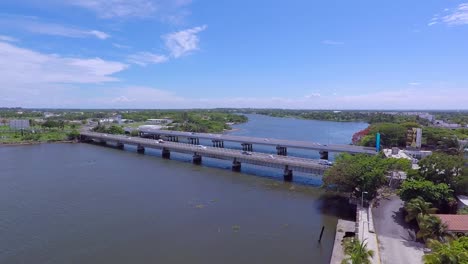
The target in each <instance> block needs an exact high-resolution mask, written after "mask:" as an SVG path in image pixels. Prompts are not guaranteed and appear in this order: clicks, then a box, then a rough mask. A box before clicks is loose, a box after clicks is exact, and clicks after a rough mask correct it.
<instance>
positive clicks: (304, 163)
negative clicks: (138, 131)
mask: <svg viewBox="0 0 468 264" xmlns="http://www.w3.org/2000/svg"><path fill="white" fill-rule="evenodd" d="M81 135H82V136H85V137H87V138H90V139H94V140H99V141H101V140H102V141H106V142H115V143H122V144H128V145H140V146H143V147H145V148H153V149H162V148H166V149H168V150H170V151H175V152H180V153H188V154H195V153H196V154H199V155H201V156H203V157H210V158H216V159H223V160H234V159H236V161H239V162H243V163H248V164H254V165H260V166H266V167H272V168H280V169H284V168H285V166H286V165H287V166H288V168H289V169H291V170H294V171H299V172H306V173H314V174H323V173H324V172H325V170H326V169H328V168H329V167H328V166H326V165H323V164H320V163H319V161H318V160H313V159H305V158H299V157H292V156H278V155H271V154H267V153H259V152H251V153H252V154H251V155H246V154H242V151H239V150H235V149H227V148H214V147H206V148H201V147H198V146H196V145H192V144H185V143H176V142H167V141H165V142H163V143H158V142H157V141H156V140H153V139H147V138H139V137H128V136H122V135H110V134H102V133H96V132H88V131H83V132H81Z"/></svg>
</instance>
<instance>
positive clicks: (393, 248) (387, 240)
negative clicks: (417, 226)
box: [372, 195, 424, 264]
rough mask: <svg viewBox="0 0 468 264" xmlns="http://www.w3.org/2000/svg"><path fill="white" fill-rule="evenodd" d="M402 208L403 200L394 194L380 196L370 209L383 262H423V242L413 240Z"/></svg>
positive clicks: (400, 263)
mask: <svg viewBox="0 0 468 264" xmlns="http://www.w3.org/2000/svg"><path fill="white" fill-rule="evenodd" d="M403 210H404V209H403V201H402V200H401V199H400V198H399V197H398V196H396V195H393V196H390V197H388V198H382V199H381V200H380V201H379V203H378V204H377V205H376V206H375V207H374V208H373V210H372V215H373V217H374V226H375V231H376V233H377V237H378V240H379V248H380V257H381V260H382V263H383V264H394V263H398V264H405V263H408V264H417V263H423V262H422V256H423V255H424V252H423V248H424V244H422V243H419V242H416V241H415V237H416V235H415V232H414V231H413V230H412V229H411V228H410V227H409V225H408V224H407V223H406V222H405V220H404V213H403Z"/></svg>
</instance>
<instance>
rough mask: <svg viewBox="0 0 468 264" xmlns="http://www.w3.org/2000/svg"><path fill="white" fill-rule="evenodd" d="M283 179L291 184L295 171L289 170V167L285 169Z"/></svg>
mask: <svg viewBox="0 0 468 264" xmlns="http://www.w3.org/2000/svg"><path fill="white" fill-rule="evenodd" d="M283 179H284V181H287V182H290V181H292V179H293V171H292V170H290V169H289V166H288V165H286V166H285V167H284V174H283Z"/></svg>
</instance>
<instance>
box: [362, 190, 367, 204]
mask: <svg viewBox="0 0 468 264" xmlns="http://www.w3.org/2000/svg"><path fill="white" fill-rule="evenodd" d="M364 194H367V192H361V207H364Z"/></svg>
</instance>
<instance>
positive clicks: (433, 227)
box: [416, 215, 449, 241]
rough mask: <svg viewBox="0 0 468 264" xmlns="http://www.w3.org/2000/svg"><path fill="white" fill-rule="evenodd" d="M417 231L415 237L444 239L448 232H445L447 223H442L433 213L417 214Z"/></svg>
mask: <svg viewBox="0 0 468 264" xmlns="http://www.w3.org/2000/svg"><path fill="white" fill-rule="evenodd" d="M418 226H419V231H418V233H417V234H416V237H417V238H422V239H424V241H426V240H427V239H436V240H438V241H446V239H447V237H449V234H448V233H447V225H446V224H445V223H442V221H441V220H440V218H439V217H437V216H434V215H419V217H418Z"/></svg>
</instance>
